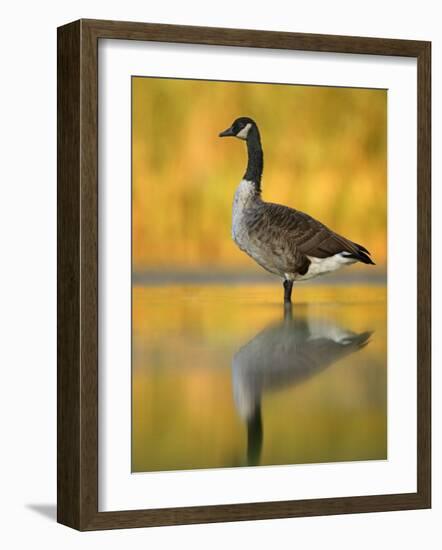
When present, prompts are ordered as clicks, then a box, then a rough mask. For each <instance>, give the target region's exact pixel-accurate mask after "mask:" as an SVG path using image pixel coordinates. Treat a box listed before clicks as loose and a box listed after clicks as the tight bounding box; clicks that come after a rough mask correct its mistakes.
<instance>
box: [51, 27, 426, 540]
mask: <svg viewBox="0 0 442 550" xmlns="http://www.w3.org/2000/svg"><path fill="white" fill-rule="evenodd" d="M101 38H110V39H124V40H143V41H160V42H175V43H191V44H208V45H222V46H235V47H244V46H247V47H252V48H274V49H281V50H287V49H288V50H304V51H314V52H335V53H355V54H372V55H389V56H405V57H415V58H417V67H418V69H417V70H418V143H417V151H418V171H417V178H418V194H417V209H418V249H417V254H418V330H417V333H418V334H417V337H418V351H417V357H418V380H417V382H418V383H417V406H418V418H417V442H418V456H417V492H416V493H407V494H387V495H374V496H355V497H345V498H323V499H314V500H292V501H283V502H254V503H247V504H233V505H216V506H194V507H186V508H167V509H148V510H135V511H116V512H99V511H98V171H97V169H98V168H97V162H98V125H97V112H98V93H97V90H98V70H97V69H98V56H97V53H98V40H99V39H101ZM430 71H431V43H430V42H422V41H411V40H391V39H383V38H361V37H348V36H328V35H314V34H299V33H286V32H268V31H257V30H239V29H223V28H207V27H190V26H176V25H157V24H150V23H149V24H148V23H130V22H120V21H98V20H79V21H75V22H73V23H70V24H68V25H65V26H63V27H60V28H59V29H58V126H57V131H58V166H57V171H58V213H57V229H58V281H57V283H58V311H57V315H58V357H57V358H58V385H57V389H58V406H57V414H58V430H57V435H58V455H57V470H58V487H57V498H58V506H57V514H58V521H59V522H60V523H63V524H65V525H68V526H70V527H73V528H75V529H79V530H81V531H86V530H95V529H112V528H128V527H147V526H158V525H177V524H185V523H207V522H223V521H239V520H251V519H271V518H282V517H297V516H315V515H330V514H346V513H359V512H380V511H388V510H409V509H418V508H429V507H430V506H431V447H430V444H431V402H430V397H431V378H430V377H431V370H430V344H431V336H430V331H431V328H430V323H431V304H430V299H431V280H430V276H431V275H430V274H431V269H430V268H431V259H430V224H431V220H430V200H431V198H430V182H431V174H430V170H431V152H430V146H431V143H430V142H431V126H430V123H431V80H430V74H431V73H430Z"/></svg>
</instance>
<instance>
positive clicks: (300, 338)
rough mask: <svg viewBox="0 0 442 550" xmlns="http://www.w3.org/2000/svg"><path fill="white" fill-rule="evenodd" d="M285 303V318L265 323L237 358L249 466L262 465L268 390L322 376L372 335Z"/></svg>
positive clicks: (236, 391)
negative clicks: (263, 410) (264, 401)
mask: <svg viewBox="0 0 442 550" xmlns="http://www.w3.org/2000/svg"><path fill="white" fill-rule="evenodd" d="M284 307H285V311H284V319H283V320H282V321H279V322H278V323H276V324H272V325H270V326H267V327H266V328H264V329H263V330H262V331H261V332H259V333H258V334H257V335H256V336H255V337H254V338H253V339H252V340H250V341H249V342H247V343H246V344H244V345H243V346H242V347H241V348H240V349H239V350H238V351H237V352H236V354H235V355H234V357H233V360H232V382H233V383H232V385H233V397H234V402H235V406H236V409H237V412H238V414H239V416H240V417H241V418H242V419H243V421H244V422H245V423H246V425H247V464H248V465H249V466H256V465H257V464H259V459H260V455H261V450H262V443H263V424H262V414H261V402H262V399H263V395H264V394H268V393H270V392H277V391H280V390H283V389H285V388H288V387H291V386H296V385H298V384H302V383H303V382H306V381H307V380H309V379H311V378H313V377H315V376H317V375H318V374H320V373H321V372H322V371H324V370H325V369H326V368H328V367H330V366H331V365H333V364H334V363H335V362H337V361H339V360H340V359H343V358H344V357H347V356H348V355H351V354H353V353H355V352H357V351H359V350H361V349H362V348H364V347H365V346H366V345H367V344H368V343H369V341H370V337H371V336H372V334H373V332H372V331H366V332H360V333H355V332H352V331H350V330H348V329H346V328H343V327H341V326H339V325H338V324H336V323H335V322H333V321H331V320H329V319H326V318H323V317H320V316H319V317H312V316H310V315H305V313H304V312H302V313H301V314H298V315H296V316H295V317H294V316H293V312H292V305H291V304H287V305H285V306H284ZM298 313H299V312H298Z"/></svg>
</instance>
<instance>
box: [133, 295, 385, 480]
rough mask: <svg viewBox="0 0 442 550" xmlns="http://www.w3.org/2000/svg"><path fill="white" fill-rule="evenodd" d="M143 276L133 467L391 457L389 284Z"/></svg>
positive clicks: (137, 311) (136, 339)
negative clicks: (196, 281) (149, 279)
mask: <svg viewBox="0 0 442 550" xmlns="http://www.w3.org/2000/svg"><path fill="white" fill-rule="evenodd" d="M281 298H282V296H281V290H280V289H279V287H276V286H274V285H262V286H218V285H200V286H192V285H185V286H164V287H157V286H134V288H133V372H132V375H133V378H132V381H133V389H132V391H133V396H132V397H133V399H132V470H133V471H134V472H147V471H158V470H187V469H193V468H226V467H238V466H255V465H276V464H299V463H314V462H316V463H318V462H336V461H349V460H379V459H385V458H387V416H386V411H387V365H386V289H385V287H384V286H377V285H374V286H355V285H354V286H348V287H344V286H342V287H338V286H330V287H328V286H300V287H299V288H296V289H295V294H294V299H295V303H294V305H293V308H291V309H285V308H284V306H283V305H282V303H280V300H281Z"/></svg>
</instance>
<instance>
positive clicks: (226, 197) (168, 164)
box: [132, 77, 387, 272]
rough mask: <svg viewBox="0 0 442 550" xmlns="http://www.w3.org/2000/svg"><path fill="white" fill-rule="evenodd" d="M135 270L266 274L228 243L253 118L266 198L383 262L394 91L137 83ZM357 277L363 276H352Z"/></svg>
mask: <svg viewBox="0 0 442 550" xmlns="http://www.w3.org/2000/svg"><path fill="white" fill-rule="evenodd" d="M132 93H133V97H132V99H133V109H132V113H133V114H132V117H133V120H132V122H133V134H132V139H133V142H132V148H133V155H132V162H133V166H132V173H133V269H134V271H135V272H137V271H143V270H144V271H146V270H167V269H172V270H176V269H184V270H188V269H190V270H193V269H207V268H210V269H219V270H224V269H228V270H260V269H261V268H259V267H258V266H256V265H255V264H254V263H253V262H252V261H251V260H250V258H248V257H247V256H246V255H245V254H243V253H242V252H240V251H239V250H238V249H237V248H236V246H235V245H234V244H233V242H232V241H231V238H230V217H231V204H232V198H233V194H234V191H235V188H236V186H237V184H238V182H239V181H240V179H241V177H242V175H243V174H244V171H245V166H246V147H245V145H244V143H242V142H239V141H238V140H236V139H232V138H230V139H229V138H227V139H220V138H218V133H219V132H220V131H221V130H224V129H225V128H227V127H228V126H230V124H231V123H232V121H233V120H234V119H235V118H237V117H239V116H250V117H252V118H253V119H254V120H256V122H257V124H258V126H259V129H260V131H261V139H262V143H263V148H264V176H263V198H264V199H265V200H269V201H272V202H280V203H283V204H287V205H289V206H292V207H294V208H297V209H299V210H303V211H306V212H308V213H309V214H311V215H312V216H314V217H316V218H318V219H320V220H321V221H322V222H324V223H325V224H327V225H328V226H329V227H331V228H332V229H334V230H336V231H338V232H340V233H342V234H344V235H345V236H347V237H348V238H350V239H352V240H355V241H357V242H359V243H361V244H363V245H364V246H366V247H367V248H368V249H369V250H370V251H371V252H372V255H373V258H374V260H375V261H376V263H377V264H378V265H380V266H382V265H383V264H385V262H386V209H387V203H386V199H387V193H386V190H387V172H386V170H387V146H386V139H387V92H386V91H385V90H366V89H351V88H328V87H313V86H294V85H274V84H251V83H236V82H211V81H195V80H174V79H162V78H145V77H134V78H133V79H132ZM352 269H354V268H352Z"/></svg>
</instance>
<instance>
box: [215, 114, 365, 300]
mask: <svg viewBox="0 0 442 550" xmlns="http://www.w3.org/2000/svg"><path fill="white" fill-rule="evenodd" d="M227 136H232V137H236V138H239V139H242V140H245V141H246V142H247V151H248V163H247V169H246V172H245V174H244V176H243V179H242V180H241V182H240V184H239V186H238V188H237V190H236V193H235V198H234V201H233V212H232V237H233V240H234V241H235V243H236V244H237V245H238V246H239V248H240V249H241V250H242V251H244V252H245V253H246V254H248V255H249V256H251V257H252V258H253V259H254V260H255V261H256V262H257V263H258V264H259V265H260V266H261V267H263V268H264V269H266V270H267V271H270V272H271V273H274V274H276V275H279V276H280V277H282V278H283V285H284V302H291V295H292V287H293V282H294V281H304V280H307V279H312V278H313V277H317V276H318V275H323V274H325V273H330V272H332V271H335V270H337V269H339V268H340V267H342V266H344V265H349V264H353V263H355V262H362V263H364V264H374V262H373V261H372V259H371V258H370V257H369V254H370V252H369V251H368V250H367V249H366V248H364V247H363V246H361V245H360V244H357V243H354V242H352V241H350V240H349V239H346V238H345V237H342V236H341V235H338V234H337V233H335V232H334V231H332V230H331V229H329V228H328V227H326V226H325V225H324V224H322V223H321V222H319V221H317V220H315V219H314V218H312V217H311V216H309V215H308V214H305V213H304V212H300V211H299V210H294V209H293V208H289V207H288V206H283V205H281V204H273V203H271V202H265V201H263V200H262V198H261V176H262V170H263V164H264V160H263V151H262V146H261V138H260V135H259V130H258V126H257V125H256V123H255V121H254V120H252V119H251V118H248V117H240V118H237V119H236V120H235V121H234V122H233V124H232V126H231V127H230V128H227V130H224V131H223V132H221V133H220V134H219V137H227Z"/></svg>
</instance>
